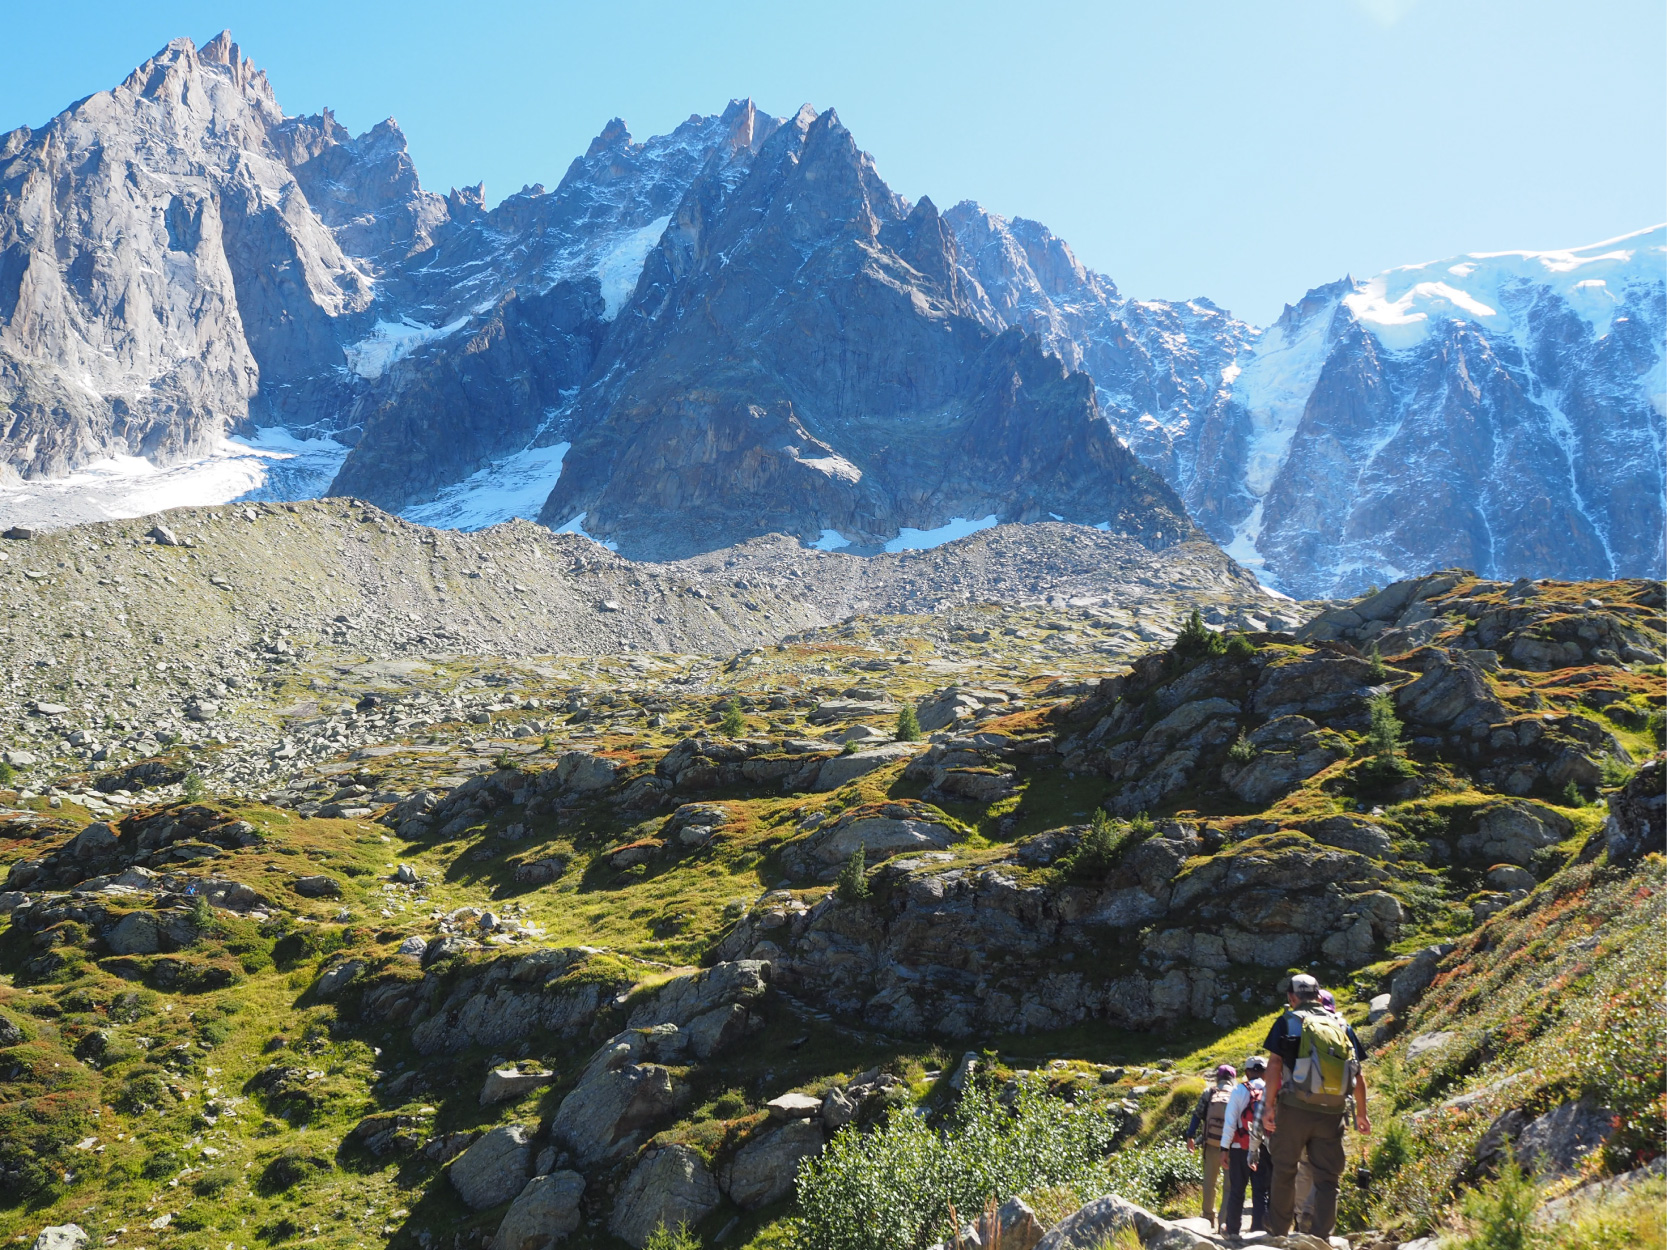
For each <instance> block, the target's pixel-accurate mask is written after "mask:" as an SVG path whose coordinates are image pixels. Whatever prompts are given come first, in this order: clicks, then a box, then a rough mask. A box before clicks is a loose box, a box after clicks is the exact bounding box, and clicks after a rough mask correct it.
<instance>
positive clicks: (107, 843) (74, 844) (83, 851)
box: [59, 821, 117, 1227]
mask: <svg viewBox="0 0 1667 1250" xmlns="http://www.w3.org/2000/svg"><path fill="white" fill-rule="evenodd" d="M116 849H117V838H116V831H115V830H114V829H112V828H111V827H110V826H109V825H107V824H105V823H104V822H103V821H95V822H94V823H93V824H90V825H88V826H87V827H86V828H85V829H83V830H82V831H81V832H80V833H78V834H76V835H75V836H74V837H73V838H71V839H70V840H69V841H68V842H67V843H65V844H64V849H63V850H62V851H60V852H59V854H61V855H68V856H69V857H70V858H72V859H76V860H80V861H82V862H83V863H85V862H87V861H96V860H100V859H107V858H108V857H110V856H111V855H113V854H115V852H116ZM66 1227H74V1225H66Z"/></svg>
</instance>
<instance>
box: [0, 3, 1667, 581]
mask: <svg viewBox="0 0 1667 1250" xmlns="http://www.w3.org/2000/svg"><path fill="white" fill-rule="evenodd" d="M1663 242H1664V239H1663V231H1662V230H1659V229H1658V230H1655V231H1649V232H1645V233H1643V234H1641V235H1636V236H1630V237H1628V238H1624V239H1619V240H1615V241H1613V242H1611V243H1608V244H1603V245H1599V246H1597V247H1594V248H1586V249H1579V250H1576V251H1573V252H1562V253H1501V254H1488V255H1482V254H1478V255H1473V256H1467V257H1461V258H1457V259H1455V260H1452V261H1444V262H1439V263H1434V264H1428V265H1420V266H1413V267H1409V268H1407V269H1398V270H1392V271H1390V272H1389V273H1387V274H1383V275H1380V276H1379V277H1377V278H1374V279H1371V280H1368V281H1364V282H1359V281H1354V280H1352V279H1344V280H1343V281H1340V282H1337V283H1333V284H1331V285H1330V286H1326V287H1322V288H1319V289H1316V290H1314V291H1311V292H1309V293H1308V295H1306V296H1305V297H1304V298H1303V299H1302V300H1301V301H1299V302H1298V303H1296V304H1295V305H1292V306H1290V307H1287V309H1286V310H1285V312H1284V314H1283V315H1282V316H1281V317H1280V318H1279V320H1278V321H1277V322H1276V323H1275V324H1274V325H1273V326H1271V327H1269V328H1268V329H1266V330H1258V329H1257V328H1255V327H1252V326H1250V325H1247V324H1245V323H1244V322H1242V321H1239V320H1237V319H1235V318H1233V317H1232V316H1231V315H1230V314H1229V313H1227V312H1225V311H1224V310H1222V309H1220V308H1218V307H1217V306H1215V305H1214V304H1212V303H1210V302H1209V301H1208V300H1205V299H1195V300H1190V301H1184V302H1167V301H1154V300H1133V299H1127V298H1125V297H1124V296H1123V295H1122V294H1121V293H1120V292H1119V291H1118V290H1117V287H1116V285H1115V284H1114V283H1113V282H1112V281H1111V280H1110V279H1109V278H1107V277H1105V276H1103V275H1100V274H1097V273H1094V272H1093V271H1092V270H1090V269H1088V268H1086V267H1085V266H1084V265H1082V264H1081V263H1080V262H1079V261H1078V260H1077V259H1076V258H1075V256H1074V255H1073V254H1072V252H1071V249H1070V248H1069V246H1067V245H1066V243H1065V242H1064V241H1063V240H1061V239H1059V238H1058V237H1056V236H1054V235H1053V234H1051V233H1050V232H1049V231H1048V230H1047V229H1046V227H1044V226H1042V225H1040V224H1038V223H1036V222H1032V221H1027V220H1024V219H1012V220H1006V219H1003V218H1001V217H998V216H995V215H993V214H990V213H988V212H986V211H984V210H983V209H981V208H980V207H979V206H977V205H976V204H971V203H962V204H958V205H956V206H955V207H954V208H952V209H950V210H949V211H948V212H946V213H943V214H942V215H941V216H940V215H939V213H938V212H937V210H936V208H935V207H933V205H932V203H931V201H930V200H922V201H921V202H920V203H919V204H910V203H909V202H907V201H906V200H904V199H902V198H901V197H899V196H897V195H895V194H894V193H893V192H891V191H890V189H889V188H887V187H886V185H885V183H884V182H883V181H882V180H881V179H880V177H879V175H878V173H877V172H876V170H875V169H874V166H873V162H872V161H871V160H869V158H868V157H867V156H866V155H865V154H864V153H863V152H862V151H861V149H860V148H858V147H857V145H856V143H855V141H854V139H853V138H852V136H850V135H849V133H848V132H846V131H845V129H844V127H843V126H841V125H840V124H839V121H838V119H837V117H836V116H835V115H834V114H833V113H832V111H831V110H830V111H827V112H824V113H821V114H818V113H817V112H816V111H815V110H812V109H809V108H808V106H807V108H806V109H804V110H801V112H800V113H799V114H798V115H797V116H795V117H793V118H791V119H785V120H784V119H779V118H773V117H769V116H766V115H764V114H762V113H760V112H758V110H757V109H756V108H755V107H754V106H753V105H752V104H751V102H750V101H736V102H732V103H731V104H730V106H729V107H728V108H727V109H725V110H724V111H723V112H722V113H721V114H717V115H713V116H706V117H701V116H693V117H691V118H690V119H689V120H688V121H687V122H685V123H684V124H683V125H681V126H679V127H678V128H677V129H676V130H674V131H673V132H672V133H671V134H669V135H664V136H657V137H654V138H651V139H648V140H646V141H641V142H638V141H636V140H634V139H632V137H631V136H630V134H629V133H628V131H627V130H626V128H625V126H624V123H623V122H620V121H618V120H615V121H614V122H611V123H609V125H608V126H607V127H606V128H605V129H604V130H603V131H602V133H601V134H600V135H598V136H597V138H596V140H595V141H594V142H593V143H592V144H591V145H590V148H589V149H588V151H587V152H586V153H585V154H584V155H582V156H580V157H579V158H578V159H576V160H575V161H574V162H573V163H572V164H571V166H570V167H569V168H568V170H567V171H566V173H565V175H564V176H563V178H562V179H561V181H560V183H559V184H558V185H557V186H556V188H555V189H554V190H553V191H546V190H545V188H543V187H542V186H529V187H526V188H523V189H522V191H520V192H519V193H517V194H515V195H511V196H509V197H508V198H506V199H504V200H503V201H502V202H500V203H499V204H498V205H496V206H495V207H493V208H491V209H488V208H487V207H486V204H485V194H484V188H481V187H475V188H466V189H464V190H460V191H459V190H454V191H452V192H451V193H450V194H449V195H447V196H443V197H442V196H439V195H436V194H433V193H431V192H428V191H425V190H424V189H423V188H422V186H421V183H420V181H419V179H418V177H417V172H416V170H415V168H414V166H413V165H412V162H411V160H410V157H409V155H408V154H407V152H406V148H405V141H404V138H403V136H402V135H401V133H400V131H399V128H398V126H397V125H396V124H395V123H394V122H393V121H392V120H391V119H390V120H389V121H386V122H383V123H382V124H380V125H378V126H376V127H374V128H372V129H371V130H370V131H369V132H367V133H366V134H364V135H360V136H357V137H354V136H352V135H350V134H348V133H347V132H346V131H345V130H344V129H343V128H342V127H341V126H340V125H339V124H338V123H337V122H336V121H335V119H334V118H333V117H332V116H331V115H330V114H329V113H328V112H325V113H322V114H319V115H316V116H311V117H286V116H285V115H284V114H283V112H282V110H281V109H280V108H279V107H278V105H277V102H276V99H275V97H274V95H273V92H272V89H271V87H270V85H269V84H268V83H267V82H266V79H265V77H264V75H262V74H261V73H260V72H259V71H257V70H256V69H255V68H254V66H253V65H252V64H251V63H250V62H249V61H248V60H247V59H246V58H244V57H243V56H242V54H241V51H240V50H239V49H238V47H237V45H236V44H234V43H232V42H231V39H230V37H229V36H228V35H225V34H222V35H220V36H219V37H217V38H216V39H214V40H212V41H211V42H210V43H208V44H206V45H204V47H202V48H201V49H197V48H196V47H194V46H193V45H192V44H191V43H190V41H188V40H177V41H175V42H174V43H172V44H170V45H169V46H168V47H167V48H166V49H164V50H163V51H162V52H161V53H159V54H158V55H157V56H156V57H155V58H153V59H152V60H151V61H149V62H147V63H146V64H145V65H143V66H141V67H139V69H137V70H136V71H135V72H134V73H133V74H132V75H131V76H129V78H128V79H127V80H126V81H125V82H123V83H122V84H121V85H120V86H119V87H117V88H116V89H114V90H113V91H109V92H102V93H99V94H98V95H95V96H92V97H89V98H88V99H87V100H84V101H81V102H80V103H79V104H76V105H74V106H72V107H71V108H70V109H69V110H67V111H66V112H65V113H63V114H61V115H60V116H59V117H57V118H55V119H53V121H52V122H50V123H48V125H47V126H46V127H44V128H43V129H42V130H41V131H39V132H31V131H29V130H28V129H27V128H25V129H21V130H17V131H13V132H11V133H10V134H8V135H4V136H0V478H6V477H10V478H11V479H13V480H12V483H11V485H9V486H0V520H7V521H10V520H15V519H20V518H46V519H48V520H50V521H56V522H63V521H68V520H73V519H78V518H83V517H86V516H89V515H109V514H116V513H127V514H131V513H132V512H134V511H137V510H141V509H147V508H154V507H158V506H167V505H168V504H169V503H179V502H206V501H210V500H212V499H221V498H230V497H233V496H234V495H250V496H260V495H266V496H278V495H285V494H288V495H301V494H311V493H320V492H323V491H325V490H329V491H332V492H334V493H338V494H352V495H357V496H360V497H364V498H368V499H371V500H374V501H376V502H379V503H382V504H383V505H385V506H387V507H390V508H392V509H395V510H398V511H401V512H402V513H404V514H405V515H406V516H408V517H411V518H412V519H415V520H421V521H424V522H427V523H430V524H438V525H455V526H467V527H475V526H480V525H485V524H491V523H493V522H495V521H498V520H503V519H506V518H507V517H509V516H513V515H519V516H538V517H542V518H543V519H544V520H545V521H546V523H548V524H551V525H556V526H572V527H575V528H577V527H581V526H582V527H583V528H585V529H586V530H588V531H589V532H591V533H594V534H595V535H596V536H597V537H599V538H603V539H606V540H608V541H610V542H613V543H616V544H619V545H620V547H621V549H622V550H623V551H625V552H626V553H628V554H643V555H648V554H654V555H671V554H677V553H680V552H683V551H689V550H697V549H703V548H709V547H711V546H714V545H722V544H724V543H728V542H732V541H735V540H738V539H741V538H745V537H749V536H751V535H754V534H757V533H762V532H767V531H769V530H772V529H774V530H784V531H787V532H791V533H797V534H799V535H801V536H802V537H803V538H804V539H805V540H806V541H819V542H821V543H822V544H824V545H838V544H841V543H845V544H853V545H854V546H855V547H856V548H857V549H875V548H878V547H880V546H883V545H886V544H888V543H892V544H895V543H897V542H904V541H922V542H924V541H930V539H929V538H921V539H912V538H908V537H906V536H908V535H920V534H922V533H926V534H935V535H939V536H943V535H950V534H955V533H961V532H965V531H966V529H967V528H969V527H973V526H977V525H983V524H989V523H993V522H994V521H995V520H997V519H999V520H1004V521H1022V520H1030V519H1047V518H1064V519H1068V520H1074V521H1079V522H1082V523H1085V524H1098V525H1103V526H1111V527H1113V528H1118V529H1122V530H1124V531H1126V532H1129V533H1132V534H1136V535H1139V536H1140V537H1141V538H1142V540H1143V541H1147V542H1149V543H1152V544H1154V545H1161V544H1164V543H1167V542H1172V541H1174V540H1175V539H1176V538H1177V537H1186V536H1195V535H1196V534H1197V532H1198V531H1197V530H1195V529H1194V528H1193V522H1194V521H1196V523H1197V525H1198V526H1200V527H1202V529H1203V530H1204V531H1205V532H1207V533H1209V534H1210V535H1212V536H1213V537H1215V538H1216V539H1217V540H1218V541H1220V542H1221V543H1223V544H1224V545H1227V546H1228V547H1229V549H1230V550H1231V551H1232V552H1233V554H1235V555H1236V556H1238V557H1239V558H1240V559H1241V560H1242V561H1244V562H1245V563H1247V564H1249V565H1251V566H1252V567H1254V568H1255V569H1256V570H1257V571H1258V573H1259V574H1260V575H1261V576H1262V577H1263V578H1264V579H1265V580H1266V581H1267V582H1268V583H1269V584H1271V585H1274V586H1277V587H1278V588H1280V589H1282V590H1285V591H1287V592H1288V593H1292V594H1298V595H1317V594H1340V593H1346V592H1351V591H1354V590H1357V589H1359V588H1361V587H1363V586H1365V585H1367V584H1370V583H1374V582H1383V581H1387V580H1390V579H1392V578H1394V577H1395V576H1397V575H1399V574H1400V573H1402V572H1405V571H1410V570H1415V569H1420V568H1425V567H1429V566H1432V565H1445V564H1461V565H1466V566H1470V567H1474V568H1476V569H1477V570H1478V571H1479V572H1483V573H1485V574H1488V575H1490V576H1515V575H1521V574H1527V575H1542V574H1564V575H1576V574H1591V575H1601V576H1613V575H1625V574H1647V573H1654V574H1659V573H1660V572H1661V571H1662V552H1661V546H1662V534H1663V516H1662V503H1661V500H1662V490H1663V475H1662V462H1663V441H1664V440H1663V433H1662V431H1663V407H1664V405H1663V400H1662V394H1663V391H1664V390H1667V387H1664V385H1663V377H1662V374H1663V353H1662V339H1663V333H1664V330H1667V312H1664V306H1667V286H1664V279H1663V267H1664V258H1667V249H1664V247H1663ZM1131 452H1132V453H1133V455H1132V456H1131V455H1130V454H1129V453H1131ZM1166 483H1167V485H1166ZM1183 504H1184V508H1183ZM1189 513H1190V517H1191V520H1189V519H1188V515H1187V514H1189Z"/></svg>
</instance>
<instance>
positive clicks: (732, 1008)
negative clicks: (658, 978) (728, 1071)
mask: <svg viewBox="0 0 1667 1250" xmlns="http://www.w3.org/2000/svg"><path fill="white" fill-rule="evenodd" d="M751 1020H752V1015H751V1013H750V1012H748V1011H747V1009H746V1008H745V1007H743V1006H742V1005H741V1004H740V1003H730V1004H729V1005H728V1006H727V1007H714V1008H713V1009H712V1010H711V1011H708V1012H703V1013H702V1014H701V1015H698V1016H696V1017H695V1018H694V1019H693V1020H691V1021H689V1027H688V1028H687V1029H686V1030H684V1031H685V1032H686V1033H687V1034H688V1036H689V1049H690V1050H691V1051H692V1052H694V1056H695V1058H697V1059H711V1058H712V1057H713V1056H715V1055H719V1054H722V1053H723V1052H724V1051H726V1050H728V1049H729V1048H730V1047H731V1046H733V1045H734V1044H735V1043H736V1042H738V1041H740V1040H741V1039H742V1038H743V1037H745V1036H746V1035H747V1026H748V1024H749V1023H750V1022H751Z"/></svg>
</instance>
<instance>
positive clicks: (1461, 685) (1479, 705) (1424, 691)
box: [1395, 647, 1511, 729]
mask: <svg viewBox="0 0 1667 1250" xmlns="http://www.w3.org/2000/svg"><path fill="white" fill-rule="evenodd" d="M1428 656H1429V658H1428V659H1427V660H1426V662H1425V665H1424V671H1423V673H1422V674H1420V675H1419V677H1418V678H1417V680H1415V681H1411V682H1408V683H1407V684H1406V685H1404V686H1402V687H1400V688H1399V689H1398V690H1396V691H1395V706H1396V707H1397V708H1398V709H1399V710H1400V713H1401V715H1402V716H1403V717H1404V718H1405V719H1406V720H1408V721H1409V722H1411V723H1412V724H1414V725H1428V726H1431V727H1436V728H1448V729H1469V728H1470V727H1471V726H1472V725H1498V724H1501V723H1503V722H1505V721H1507V720H1509V719H1510V716H1511V714H1510V712H1509V711H1508V710H1507V709H1506V707H1505V705H1504V704H1502V703H1501V702H1500V701H1499V696H1498V695H1496V694H1494V692H1493V687H1492V686H1490V685H1489V684H1488V680H1487V675H1486V669H1485V668H1484V666H1483V664H1482V662H1480V661H1478V660H1476V659H1474V658H1473V657H1472V656H1471V654H1470V653H1469V652H1465V651H1453V650H1448V649H1444V648H1440V647H1436V648H1432V649H1431V650H1430V651H1429V653H1428Z"/></svg>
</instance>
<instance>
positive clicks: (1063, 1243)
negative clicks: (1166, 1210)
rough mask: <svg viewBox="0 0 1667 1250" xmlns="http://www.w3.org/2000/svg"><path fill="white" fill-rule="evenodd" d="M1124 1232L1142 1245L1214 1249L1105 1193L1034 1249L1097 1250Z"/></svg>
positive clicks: (1057, 1226) (1205, 1241)
mask: <svg viewBox="0 0 1667 1250" xmlns="http://www.w3.org/2000/svg"><path fill="white" fill-rule="evenodd" d="M1125 1229H1133V1230H1134V1234H1135V1236H1136V1237H1138V1238H1139V1239H1140V1244H1141V1245H1143V1246H1157V1245H1162V1246H1163V1247H1164V1250H1191V1247H1194V1246H1197V1247H1205V1246H1214V1245H1215V1244H1216V1243H1214V1242H1212V1241H1211V1240H1210V1239H1209V1238H1207V1237H1203V1236H1200V1235H1198V1234H1195V1233H1191V1232H1189V1231H1188V1230H1186V1229H1184V1228H1182V1227H1180V1226H1179V1225H1177V1224H1171V1223H1170V1222H1169V1221H1168V1220H1165V1219H1161V1218H1159V1217H1158V1216H1156V1215H1153V1214H1152V1213H1151V1212H1150V1211H1148V1210H1146V1208H1145V1207H1139V1206H1136V1205H1135V1204H1134V1203H1132V1202H1130V1201H1128V1200H1127V1199H1126V1198H1119V1197H1118V1196H1117V1195H1116V1194H1107V1195H1106V1196H1105V1197H1104V1198H1096V1199H1095V1200H1094V1201H1093V1202H1090V1203H1088V1204H1087V1205H1086V1206H1083V1207H1079V1208H1078V1209H1077V1210H1076V1211H1074V1212H1073V1213H1072V1214H1070V1215H1067V1216H1066V1217H1065V1218H1064V1219H1063V1220H1061V1221H1060V1222H1059V1223H1057V1224H1055V1225H1054V1226H1053V1227H1052V1228H1051V1229H1049V1230H1048V1233H1047V1235H1046V1236H1045V1237H1043V1238H1042V1239H1041V1240H1040V1241H1039V1242H1037V1243H1036V1250H1097V1248H1098V1247H1100V1246H1104V1245H1107V1244H1108V1243H1111V1242H1112V1241H1113V1240H1114V1239H1115V1238H1116V1237H1117V1236H1118V1235H1119V1234H1120V1233H1122V1232H1123V1231H1124V1230H1125Z"/></svg>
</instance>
